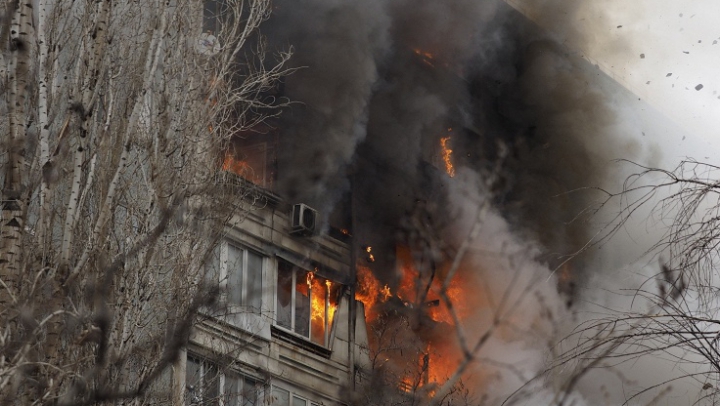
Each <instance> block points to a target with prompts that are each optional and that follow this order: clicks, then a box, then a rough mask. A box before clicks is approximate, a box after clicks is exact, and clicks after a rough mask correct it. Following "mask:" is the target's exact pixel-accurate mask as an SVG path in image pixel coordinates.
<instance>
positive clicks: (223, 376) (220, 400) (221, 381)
mask: <svg viewBox="0 0 720 406" xmlns="http://www.w3.org/2000/svg"><path fill="white" fill-rule="evenodd" d="M190 362H194V363H196V364H197V365H198V375H199V377H198V392H199V393H198V396H199V403H193V399H192V398H190V396H191V390H192V391H194V386H191V385H189V382H188V380H189V375H188V372H189V371H188V367H187V366H188V364H189V363H190ZM210 367H212V368H214V370H215V371H214V373H215V374H216V376H215V379H217V397H216V398H215V399H203V396H204V393H203V392H205V390H206V388H205V384H204V383H205V375H206V372H205V370H206V369H209V368H210ZM228 372H229V373H232V374H234V375H236V376H237V378H238V381H239V382H242V389H241V390H240V391H239V393H238V394H237V395H238V398H237V399H236V402H235V405H237V404H238V402H239V405H240V406H245V402H246V401H247V399H245V393H246V392H245V385H247V384H248V381H249V382H251V385H252V387H253V392H254V394H255V396H254V397H255V405H254V406H261V405H263V404H264V403H265V401H264V399H263V398H264V390H263V388H262V381H260V380H259V379H256V378H254V377H252V376H249V375H246V374H244V373H242V372H240V371H237V370H234V369H228V370H226V371H223V370H221V369H220V367H219V365H218V364H217V363H215V362H212V361H210V360H208V359H207V358H204V357H201V356H197V355H195V354H187V356H186V357H185V404H186V405H188V406H193V405H195V404H200V405H203V406H206V405H213V406H214V405H217V406H233V404H232V403H233V402H228V401H226V398H225V387H226V381H227V379H228V378H227V375H228ZM190 388H193V389H190Z"/></svg>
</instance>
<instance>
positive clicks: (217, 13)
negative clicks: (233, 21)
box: [203, 0, 231, 36]
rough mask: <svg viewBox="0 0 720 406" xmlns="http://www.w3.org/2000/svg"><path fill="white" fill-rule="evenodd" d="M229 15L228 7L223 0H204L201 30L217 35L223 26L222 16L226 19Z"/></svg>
mask: <svg viewBox="0 0 720 406" xmlns="http://www.w3.org/2000/svg"><path fill="white" fill-rule="evenodd" d="M230 15H231V14H230V8H229V6H228V4H227V2H226V1H225V0H205V4H204V7H203V32H205V33H208V34H210V35H214V36H217V35H218V34H219V33H220V30H221V29H222V28H223V27H222V24H223V23H224V22H223V18H225V19H227V18H228V16H230Z"/></svg>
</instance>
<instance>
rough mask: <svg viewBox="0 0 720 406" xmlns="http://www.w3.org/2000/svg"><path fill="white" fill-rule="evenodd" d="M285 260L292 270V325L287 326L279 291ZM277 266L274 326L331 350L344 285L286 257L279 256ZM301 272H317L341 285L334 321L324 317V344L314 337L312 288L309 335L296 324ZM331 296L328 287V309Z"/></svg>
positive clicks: (323, 277) (309, 299)
mask: <svg viewBox="0 0 720 406" xmlns="http://www.w3.org/2000/svg"><path fill="white" fill-rule="evenodd" d="M283 262H284V263H286V264H287V265H289V266H290V268H291V270H292V279H291V292H290V327H287V326H284V325H282V324H280V316H279V315H280V304H279V301H280V298H279V292H278V291H279V289H280V276H281V272H282V271H281V267H282V263H283ZM275 268H276V269H275V270H276V274H275V278H274V281H275V286H274V288H275V289H274V290H275V301H274V305H275V309H274V310H275V311H274V316H275V317H274V318H273V327H275V328H278V329H280V330H282V331H283V332H285V333H287V334H291V335H292V336H293V337H297V338H298V339H301V340H303V341H307V342H309V343H312V344H313V345H317V346H319V347H322V348H325V349H327V350H331V349H332V348H331V347H332V346H331V344H332V341H333V338H334V335H335V324H336V316H337V310H338V308H339V307H340V296H341V295H340V292H342V286H343V285H342V284H341V283H340V282H336V281H333V280H332V279H330V278H326V277H325V276H319V275H316V273H317V269H316V270H315V271H310V270H307V269H305V267H302V266H298V265H296V264H295V263H293V262H291V261H288V260H286V259H284V258H278V259H277V261H276V267H275ZM301 272H304V273H305V274H307V273H313V274H315V276H314V277H320V278H322V279H324V280H326V281H330V282H331V283H332V284H334V285H337V286H339V288H338V289H340V290H339V291H338V292H337V293H338V294H337V297H336V303H335V314H334V315H333V317H332V321H328V317H327V315H326V316H325V318H324V323H325V328H324V334H323V336H324V337H323V341H324V343H322V344H321V343H318V342H317V341H315V340H314V339H313V326H312V324H313V321H312V320H313V318H312V298H313V293H312V292H313V290H312V289H309V292H310V294H309V296H308V302H309V309H308V312H309V314H308V326H307V332H308V333H307V335H304V334H302V333H298V332H297V328H296V327H297V326H296V325H295V323H296V315H297V307H298V304H297V297H298V290H297V283H298V278H301V277H302V274H301ZM299 275H300V276H299ZM331 298H332V294H331V291H330V289H329V288H328V289H326V290H325V298H324V301H325V307H326V309H328V308H329V306H330V301H331Z"/></svg>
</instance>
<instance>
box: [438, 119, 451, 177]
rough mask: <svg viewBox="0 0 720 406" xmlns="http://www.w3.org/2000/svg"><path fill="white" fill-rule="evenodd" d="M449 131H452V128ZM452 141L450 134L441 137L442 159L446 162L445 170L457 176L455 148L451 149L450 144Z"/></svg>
mask: <svg viewBox="0 0 720 406" xmlns="http://www.w3.org/2000/svg"><path fill="white" fill-rule="evenodd" d="M449 131H452V128H450V129H449ZM449 142H450V136H449V135H448V136H447V137H443V138H440V147H441V148H442V159H443V161H444V162H445V172H447V174H448V175H450V177H451V178H452V177H454V176H455V167H454V166H453V163H452V153H453V150H452V149H450V146H449V145H448V144H449Z"/></svg>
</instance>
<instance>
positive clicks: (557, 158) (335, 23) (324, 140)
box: [264, 0, 617, 275]
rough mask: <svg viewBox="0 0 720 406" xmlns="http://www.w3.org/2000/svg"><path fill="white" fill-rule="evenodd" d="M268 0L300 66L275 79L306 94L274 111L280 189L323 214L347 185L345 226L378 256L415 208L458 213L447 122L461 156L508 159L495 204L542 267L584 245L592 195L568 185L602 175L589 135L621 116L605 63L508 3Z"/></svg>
mask: <svg viewBox="0 0 720 406" xmlns="http://www.w3.org/2000/svg"><path fill="white" fill-rule="evenodd" d="M275 4H276V11H275V13H274V15H273V17H272V18H271V21H270V22H269V25H267V26H266V27H265V28H264V30H265V33H266V34H268V36H269V39H270V42H271V44H272V45H273V46H276V47H285V48H286V47H288V46H292V47H293V48H294V50H295V55H294V57H293V64H294V66H296V67H298V68H300V69H299V71H298V72H297V73H295V74H293V75H292V76H290V77H288V78H287V79H286V81H285V86H284V92H285V95H286V96H287V97H289V98H290V99H291V100H294V101H296V102H299V103H298V104H296V105H294V106H293V107H291V108H290V109H288V110H287V111H286V112H285V113H284V114H283V115H282V117H281V121H282V122H281V124H280V128H281V135H280V141H279V149H280V151H279V154H278V192H279V193H280V194H282V195H283V196H284V197H286V198H287V199H289V200H290V201H293V202H294V201H303V202H306V203H309V204H310V205H312V206H314V207H317V208H319V209H320V210H321V211H322V212H323V213H324V216H325V218H327V216H328V213H329V212H330V211H332V209H333V207H335V206H336V204H337V203H338V201H340V200H341V197H342V196H343V195H344V194H347V193H348V191H350V190H351V189H352V192H353V202H354V207H355V209H354V212H355V230H353V232H354V234H355V235H356V237H357V239H358V240H361V241H363V242H366V243H367V244H369V245H374V246H378V247H386V248H387V249H386V250H384V252H385V254H383V250H381V251H380V253H379V254H378V255H376V256H377V257H378V259H379V262H380V263H381V264H382V265H387V264H389V263H391V262H392V261H393V258H392V255H393V253H392V247H393V246H394V244H395V243H396V242H398V239H403V238H406V236H407V234H408V233H407V230H406V228H407V227H406V225H407V224H409V223H411V222H408V221H407V220H408V218H410V217H411V216H413V215H417V212H418V210H420V209H418V207H422V210H425V211H429V212H428V213H426V214H425V215H427V216H429V218H432V219H433V220H432V222H433V223H434V224H435V225H436V227H437V228H442V227H443V224H447V223H449V222H451V221H452V219H451V218H444V217H443V216H444V211H443V206H444V203H443V201H444V199H447V198H448V197H447V195H446V190H445V189H446V188H445V184H446V182H445V180H444V179H446V176H447V175H446V174H444V173H443V170H442V165H438V156H439V140H440V138H441V137H444V136H447V135H449V134H452V140H451V145H452V148H453V160H454V161H455V163H456V165H457V166H463V167H466V168H469V169H472V170H474V171H477V172H479V173H481V174H487V173H489V172H492V171H493V170H494V168H496V167H497V164H498V160H502V165H501V166H500V167H501V168H502V173H500V174H499V176H498V179H497V181H496V182H494V184H493V185H491V190H490V192H491V193H492V195H493V202H494V205H495V207H496V208H497V209H498V210H500V212H502V213H503V214H504V216H505V217H506V219H507V220H508V221H509V222H510V224H511V226H512V227H513V228H514V229H515V232H517V233H519V234H521V235H524V236H526V237H528V238H529V239H532V240H534V241H537V242H538V243H539V244H540V245H541V246H542V247H544V249H545V253H544V254H543V258H542V260H543V261H545V262H546V263H548V264H549V265H550V267H551V268H553V267H554V266H556V265H558V264H560V263H561V262H562V260H563V259H564V258H565V256H566V255H567V254H570V253H573V252H575V251H577V250H578V249H579V248H580V247H582V246H583V245H584V244H585V243H586V242H587V241H588V239H589V238H590V232H589V231H588V228H587V225H586V224H585V222H584V221H583V219H582V217H580V218H578V214H580V213H582V211H583V210H584V209H586V208H587V207H588V206H589V205H590V203H591V201H590V197H588V196H587V195H584V194H583V193H582V192H575V193H574V192H573V191H575V190H577V189H580V188H584V187H588V186H595V185H600V184H602V183H603V182H604V178H605V177H606V175H607V171H606V167H607V164H608V161H609V160H610V159H612V158H615V157H616V156H617V155H614V154H615V153H616V151H615V150H614V147H613V146H612V145H605V144H607V143H605V144H603V143H598V140H600V139H607V135H608V132H609V131H610V129H611V128H612V126H613V123H614V116H613V113H612V110H611V109H610V108H609V106H608V99H607V96H606V94H605V93H604V92H603V88H602V87H603V86H605V85H608V84H609V85H611V86H612V83H611V81H609V80H607V78H602V77H601V78H599V79H598V76H602V74H601V73H600V72H599V70H596V69H595V68H594V67H592V66H590V65H589V64H588V63H587V62H585V61H584V60H583V59H582V58H580V56H578V55H574V54H572V53H571V52H570V51H569V50H567V49H565V48H563V46H562V45H560V44H558V43H556V42H554V41H553V39H552V38H549V37H548V36H547V35H546V34H545V33H543V32H542V31H541V30H540V29H538V28H537V27H536V26H534V24H533V23H531V22H530V21H528V20H527V19H525V17H523V16H522V15H520V14H519V13H517V12H515V11H514V10H513V9H512V8H510V7H509V6H507V5H506V4H505V3H504V2H501V1H490V2H478V1H473V0H449V1H442V2H439V1H432V0H422V1H409V0H373V1H367V2H345V1H337V0H301V1H297V0H296V1H289V0H288V1H278V2H276V3H275ZM450 128H452V131H450V130H449V129H450ZM501 152H502V153H501ZM376 252H377V250H376ZM576 261H580V260H576ZM578 264H579V262H578ZM378 268H385V267H384V266H378ZM577 268H582V267H581V266H577ZM385 269H387V268H385ZM575 272H576V273H577V274H578V275H580V274H581V271H580V270H577V271H575Z"/></svg>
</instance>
